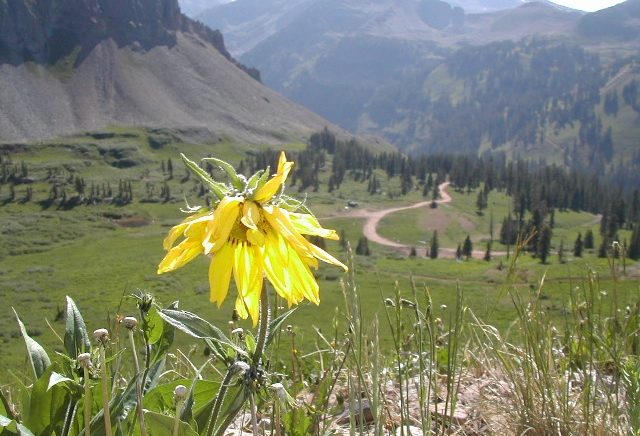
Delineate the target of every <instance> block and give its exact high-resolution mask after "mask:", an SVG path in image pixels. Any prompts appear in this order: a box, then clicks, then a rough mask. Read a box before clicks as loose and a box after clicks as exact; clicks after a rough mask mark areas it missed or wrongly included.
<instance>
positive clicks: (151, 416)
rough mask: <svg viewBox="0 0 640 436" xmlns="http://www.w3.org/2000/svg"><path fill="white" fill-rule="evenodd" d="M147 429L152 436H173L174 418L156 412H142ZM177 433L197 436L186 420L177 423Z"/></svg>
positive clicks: (185, 435) (184, 435)
mask: <svg viewBox="0 0 640 436" xmlns="http://www.w3.org/2000/svg"><path fill="white" fill-rule="evenodd" d="M144 419H145V423H146V424H147V430H148V431H149V434H150V435H153V436H173V426H174V422H175V421H174V418H173V417H171V416H167V415H163V414H161V413H157V412H146V413H145V414H144ZM178 434H179V435H181V436H198V433H197V432H196V431H195V430H194V429H193V428H192V427H191V426H190V425H189V424H187V423H186V422H183V421H180V424H178Z"/></svg>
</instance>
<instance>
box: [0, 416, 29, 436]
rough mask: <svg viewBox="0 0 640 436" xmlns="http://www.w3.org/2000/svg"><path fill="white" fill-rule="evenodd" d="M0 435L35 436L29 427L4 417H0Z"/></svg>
mask: <svg viewBox="0 0 640 436" xmlns="http://www.w3.org/2000/svg"><path fill="white" fill-rule="evenodd" d="M1 429H4V430H1ZM0 434H2V435H3V436H4V435H7V436H8V435H16V436H18V435H19V436H33V433H32V432H31V431H30V430H29V429H28V428H27V427H25V426H24V425H22V424H20V423H18V422H17V421H16V420H15V419H11V418H7V417H6V416H4V415H0Z"/></svg>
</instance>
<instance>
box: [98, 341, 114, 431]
mask: <svg viewBox="0 0 640 436" xmlns="http://www.w3.org/2000/svg"><path fill="white" fill-rule="evenodd" d="M104 348H105V346H104V344H101V345H100V373H101V374H102V407H103V413H102V415H103V418H104V431H105V434H106V435H107V436H111V435H112V432H111V412H110V411H109V386H108V381H109V379H108V377H107V358H106V355H105V351H104Z"/></svg>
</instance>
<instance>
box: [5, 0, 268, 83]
mask: <svg viewBox="0 0 640 436" xmlns="http://www.w3.org/2000/svg"><path fill="white" fill-rule="evenodd" d="M176 31H183V32H186V33H196V34H197V35H198V36H200V37H201V38H202V39H204V40H205V41H207V42H209V43H210V44H212V45H213V46H214V47H216V49H218V51H219V52H220V53H222V54H223V55H224V56H225V57H226V58H227V59H229V60H231V61H233V62H234V63H235V60H233V59H232V58H231V56H230V55H229V53H228V52H227V50H226V49H225V46H224V41H223V38H222V35H221V34H220V32H218V31H214V30H211V29H209V28H207V27H205V26H203V25H201V24H200V23H197V22H194V21H192V20H191V19H189V18H187V17H186V16H184V15H182V14H181V12H180V7H179V5H178V1H177V0H0V64H2V63H9V64H13V65H19V64H21V63H23V62H27V61H33V62H36V63H39V64H54V63H56V62H57V61H58V60H60V59H62V58H65V57H67V56H71V55H73V56H75V59H74V62H75V64H76V65H77V64H79V63H80V62H82V60H83V59H84V58H85V57H86V56H87V55H88V54H89V53H90V52H91V50H92V49H93V48H94V47H95V46H96V45H97V44H98V43H100V42H101V41H103V40H105V39H109V38H110V39H113V40H114V41H115V42H116V43H117V44H118V46H120V47H124V46H131V47H133V48H134V49H140V50H149V49H151V48H152V47H155V46H158V45H163V46H168V47H171V46H173V45H175V44H176V35H175V33H176ZM236 64H237V63H236ZM237 65H238V66H239V67H241V68H243V69H244V70H245V71H247V72H248V73H249V74H250V75H251V76H252V77H254V78H256V79H257V80H259V73H258V72H257V70H255V71H254V70H251V69H247V68H244V66H242V65H240V64H237Z"/></svg>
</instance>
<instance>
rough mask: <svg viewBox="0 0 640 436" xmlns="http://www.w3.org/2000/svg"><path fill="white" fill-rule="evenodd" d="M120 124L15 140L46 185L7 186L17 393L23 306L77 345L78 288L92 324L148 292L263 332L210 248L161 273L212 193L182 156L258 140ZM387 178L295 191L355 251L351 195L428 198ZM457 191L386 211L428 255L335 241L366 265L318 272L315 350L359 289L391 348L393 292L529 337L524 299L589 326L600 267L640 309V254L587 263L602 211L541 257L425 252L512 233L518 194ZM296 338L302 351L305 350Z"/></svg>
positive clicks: (7, 385) (401, 236)
mask: <svg viewBox="0 0 640 436" xmlns="http://www.w3.org/2000/svg"><path fill="white" fill-rule="evenodd" d="M107 133H108V134H106V135H102V136H100V135H95V134H93V136H92V135H88V136H82V137H74V138H62V139H60V140H58V141H55V142H51V143H39V144H34V145H33V146H32V147H29V148H26V149H21V148H15V149H11V152H10V158H11V162H12V163H14V164H19V163H22V162H24V163H25V164H26V165H27V167H28V168H29V176H30V177H31V178H33V179H34V181H33V183H31V184H30V185H29V186H30V187H31V188H32V189H33V194H32V198H31V199H29V200H26V199H24V198H23V195H25V193H24V190H25V189H26V185H17V186H16V187H15V198H14V199H13V201H8V196H9V193H8V188H7V187H6V185H5V186H3V187H2V190H0V204H2V206H0V229H1V233H0V237H1V244H0V292H2V296H3V299H4V302H5V303H4V305H3V307H4V308H3V309H2V310H3V311H4V313H3V316H2V317H0V340H1V341H2V346H3V353H2V360H1V362H0V369H1V371H0V386H2V388H3V389H4V390H8V391H11V389H12V388H13V387H15V386H16V385H17V384H19V383H20V380H21V379H23V378H24V376H25V374H26V373H28V369H27V365H25V362H27V360H26V359H27V356H26V353H25V348H24V343H23V339H22V336H21V333H20V331H19V329H18V325H17V323H16V319H15V317H14V315H13V312H12V310H11V309H12V308H13V309H15V311H16V312H17V313H18V315H19V316H20V318H21V320H22V322H23V323H24V324H25V326H26V328H27V332H28V333H29V335H30V336H31V337H33V338H34V339H36V340H37V341H38V342H39V343H41V344H42V345H43V346H45V348H47V349H50V350H57V351H59V352H62V350H63V343H62V341H61V340H60V337H61V336H62V332H63V331H64V316H63V315H64V309H65V295H69V296H71V297H72V298H73V300H74V301H75V302H76V304H77V305H78V307H79V309H80V310H81V311H82V314H83V316H84V319H85V321H86V323H87V329H88V330H89V331H93V330H94V329H97V328H100V327H106V326H109V325H111V323H112V322H113V320H114V319H115V318H116V317H117V316H121V315H124V316H127V315H130V314H134V313H135V312H136V306H135V300H134V299H133V298H131V295H132V294H136V293H140V292H145V293H150V294H152V295H153V296H154V297H155V299H156V302H157V303H158V304H159V306H161V307H167V306H168V305H169V304H170V303H172V302H174V301H179V302H180V303H179V307H180V309H184V310H189V311H193V312H195V313H197V314H198V315H200V316H201V317H203V318H205V319H206V320H208V321H210V322H211V323H212V324H214V325H216V326H218V327H219V328H221V329H222V330H224V331H231V330H232V329H234V328H236V327H237V326H238V325H240V326H243V327H245V328H249V327H250V323H249V322H235V321H232V319H231V315H232V303H231V302H230V299H227V301H226V302H225V304H224V305H223V306H222V308H221V309H220V310H218V309H217V308H216V307H215V306H214V305H212V304H210V303H209V302H208V295H209V285H208V279H207V267H208V260H207V259H204V258H200V259H197V260H196V261H194V262H192V263H191V264H189V265H187V266H186V267H184V268H182V269H181V271H180V272H174V273H169V274H164V275H157V274H156V269H157V265H158V263H159V262H160V260H161V259H162V257H163V255H164V252H163V249H162V239H163V238H164V236H165V235H166V233H167V231H168V230H169V228H170V227H171V226H173V225H175V224H177V223H178V222H179V221H180V220H181V219H182V215H183V214H182V213H181V212H180V209H181V208H184V207H185V201H187V202H188V203H189V204H191V205H193V204H198V203H199V202H200V203H201V202H203V198H198V195H197V193H198V184H197V183H195V182H194V180H193V179H192V178H188V177H187V175H186V171H185V170H184V168H183V165H182V163H181V162H180V159H179V153H180V152H182V153H185V154H187V155H189V156H190V157H192V158H194V159H195V160H197V159H198V158H201V157H206V156H208V155H212V156H215V157H219V158H222V159H226V160H228V161H230V162H231V163H234V164H236V163H237V162H238V161H239V159H240V158H241V157H243V156H244V155H245V153H247V152H249V151H250V150H251V149H250V148H249V147H248V146H242V145H241V144H236V143H234V142H233V141H231V140H228V139H224V138H221V139H220V140H218V141H216V142H215V143H210V144H204V145H197V144H193V143H186V142H182V141H177V140H176V138H175V137H173V136H171V135H169V134H167V133H166V132H161V133H158V132H150V131H145V130H140V129H119V128H118V129H116V128H114V129H112V130H110V131H108V132H107ZM96 136H98V137H99V138H102V139H96ZM159 143H160V144H161V145H158V144H159ZM284 148H285V149H287V150H301V149H303V148H304V144H287V145H285V146H284ZM168 159H171V160H172V162H173V164H172V165H173V177H169V174H168V171H167V169H166V166H165V162H166V161H167V160H168ZM125 161H126V162H127V163H126V164H123V162H125ZM5 162H6V160H5ZM163 167H165V168H164V171H163ZM52 169H55V170H54V172H55V171H58V173H57V175H58V176H59V177H66V178H69V177H70V175H73V176H74V177H82V178H83V179H85V181H86V182H87V183H88V182H90V181H91V182H93V183H94V184H95V185H98V184H100V185H103V184H109V185H110V186H111V187H112V189H114V190H115V189H116V188H115V187H116V186H118V184H119V183H120V182H121V181H123V180H124V181H127V182H131V183H132V186H133V190H134V195H133V199H134V200H133V202H131V203H129V204H123V205H115V204H109V203H108V202H100V203H98V204H95V205H85V204H80V205H76V206H74V207H67V206H65V205H64V203H62V202H60V201H58V202H56V201H47V199H48V198H49V197H50V195H51V194H50V192H49V190H50V186H51V185H50V183H49V181H48V179H50V177H48V176H47V174H48V172H49V173H50V172H51V170H52ZM325 175H326V174H325ZM325 175H321V181H322V182H324V181H326V180H322V177H325ZM220 177H222V174H220ZM380 179H381V180H384V185H383V192H381V193H379V194H375V195H371V194H369V193H367V189H366V183H361V182H355V181H353V180H351V179H348V180H347V181H345V183H343V185H342V186H341V187H340V188H339V189H338V190H336V191H333V192H331V193H328V192H327V190H326V189H324V186H325V185H324V184H321V188H320V190H319V192H312V191H308V192H304V193H295V187H294V188H293V189H290V191H291V192H290V193H291V194H292V195H297V196H298V197H303V196H304V197H305V198H306V203H307V204H308V205H309V206H310V207H311V208H312V210H313V211H314V212H315V213H316V215H317V216H318V218H319V219H320V221H321V223H322V224H323V225H324V226H325V227H328V228H334V229H336V230H338V231H341V232H343V234H344V235H345V236H346V239H347V240H348V242H349V245H350V246H351V247H355V246H356V244H357V243H358V241H359V239H360V238H361V237H362V219H361V218H352V217H350V216H349V212H350V211H349V210H348V208H347V206H346V205H347V201H348V200H352V201H357V202H358V208H360V209H366V208H370V209H382V208H388V207H395V206H399V205H405V204H411V203H414V202H417V201H422V200H423V197H422V195H421V190H420V189H416V190H414V191H411V192H409V193H408V194H407V195H404V196H401V195H399V190H400V183H399V180H396V178H393V179H389V180H387V179H386V178H385V176H384V175H383V174H382V173H381V174H380ZM167 187H168V188H169V189H170V195H169V196H165V197H161V196H160V195H159V192H160V190H161V189H163V188H167ZM150 189H151V190H152V191H153V192H154V196H155V197H154V198H155V199H154V201H145V202H141V201H139V199H141V198H147V197H149V195H148V194H149V190H150ZM68 195H70V193H69V194H68ZM451 195H452V197H453V199H452V202H451V203H449V204H445V205H441V206H439V207H438V208H437V209H429V208H423V209H414V210H409V211H404V212H401V213H397V214H392V215H389V216H388V217H386V218H385V219H384V220H383V221H382V222H381V225H380V228H379V232H380V234H382V235H383V236H385V237H387V238H389V239H393V240H396V241H399V242H402V243H404V244H407V245H412V246H415V247H416V248H417V256H415V257H407V256H406V254H403V253H400V252H398V251H396V250H394V249H392V248H389V247H384V246H381V245H377V244H375V243H370V248H371V251H372V253H371V255H370V256H360V255H351V254H349V251H348V250H346V249H345V248H344V244H340V243H339V242H334V241H328V242H327V250H328V251H329V252H331V253H334V254H335V255H336V256H337V257H338V258H340V259H341V260H343V261H344V262H349V263H351V266H352V268H351V272H350V273H348V274H343V273H342V272H341V271H339V270H338V269H336V268H332V267H327V266H321V267H320V269H319V270H318V271H317V278H318V281H319V283H320V289H321V291H320V292H321V303H320V305H319V306H318V307H315V306H314V305H313V304H310V303H305V304H302V305H301V306H300V307H299V308H298V309H297V310H296V312H295V313H294V314H293V315H292V316H291V317H290V318H289V319H288V320H287V323H288V324H291V325H292V326H293V327H292V328H293V329H295V332H296V344H297V345H296V346H297V347H299V348H300V350H301V352H302V353H303V354H306V353H312V352H314V350H316V349H317V347H318V346H319V345H318V343H319V341H320V342H322V341H321V340H320V339H319V336H318V332H324V333H325V334H327V335H329V336H331V335H338V333H337V332H338V331H340V332H342V331H345V329H346V330H348V329H347V327H348V324H349V323H350V322H353V321H352V318H353V316H354V314H353V313H350V310H352V309H353V307H351V308H350V304H352V302H351V303H350V301H351V300H350V298H351V297H349V295H352V294H351V293H352V292H354V293H355V294H357V298H358V303H357V306H358V314H359V315H358V317H359V323H360V324H359V325H360V326H361V327H360V328H361V330H360V333H362V336H361V337H360V338H359V340H360V341H364V340H365V339H364V338H373V337H376V338H378V340H377V341H376V344H377V345H376V346H378V347H380V349H381V350H382V351H383V354H385V355H390V356H393V355H394V353H395V352H396V351H397V332H396V333H395V334H394V325H393V323H391V322H388V323H387V322H386V321H385V317H386V316H388V306H389V301H392V302H393V301H396V302H397V301H400V299H401V298H403V299H408V300H415V296H416V295H420V296H424V295H428V296H429V299H430V300H429V301H430V304H431V306H430V311H431V313H432V314H433V319H434V320H435V319H439V320H440V322H442V321H443V320H444V321H445V322H447V320H449V321H451V319H452V317H454V318H455V317H456V316H458V315H457V314H458V313H460V312H461V311H462V308H463V306H464V308H465V310H468V311H469V312H471V313H473V316H474V317H477V319H478V320H480V319H481V320H482V321H483V322H485V323H487V324H490V325H491V326H493V327H495V328H496V329H497V330H496V331H497V332H500V334H502V335H504V337H505V338H508V339H509V340H513V341H518V340H520V339H521V338H522V337H523V335H524V336H525V337H526V332H525V331H523V329H522V326H521V325H519V323H518V322H519V320H521V313H520V312H519V311H520V310H521V308H522V306H519V305H518V302H519V301H520V302H529V301H534V302H536V304H537V306H536V307H537V309H538V310H539V311H540V313H544V314H545V316H546V319H547V320H549V322H551V323H553V324H556V325H565V326H570V325H572V324H573V323H575V322H576V318H575V311H574V303H575V301H576V298H578V296H577V294H578V293H580V292H581V291H580V292H579V290H580V289H583V288H584V287H586V286H587V284H588V282H589V279H588V278H589V277H596V279H595V280H596V282H597V287H598V291H597V293H596V294H595V296H594V298H595V299H596V300H597V301H598V307H599V310H602V311H603V312H607V313H608V312H609V311H611V310H614V311H615V310H624V308H625V307H634V305H635V304H637V302H638V295H639V291H640V289H639V285H638V283H639V281H638V278H639V277H640V264H638V263H636V262H633V261H631V260H628V259H611V258H598V257H597V256H596V255H595V252H594V250H587V251H586V252H585V254H584V256H583V257H582V258H575V257H574V256H573V254H572V246H573V241H574V240H575V237H576V235H577V233H578V232H581V233H582V234H583V235H584V233H585V231H586V230H588V229H591V230H593V231H594V234H596V235H597V231H598V217H597V216H594V215H592V214H588V213H583V212H575V211H568V212H557V213H556V216H555V221H556V223H555V228H554V238H553V250H552V253H553V254H552V255H551V256H550V258H549V261H548V262H547V263H546V264H542V263H540V261H539V259H536V258H533V257H531V256H530V255H528V254H526V253H522V254H520V256H519V257H517V259H516V260H515V261H514V253H513V252H511V257H510V258H509V259H508V258H507V257H506V256H504V255H503V256H494V257H493V258H492V259H491V260H490V261H485V260H480V259H469V260H466V261H465V260H454V259H435V260H432V259H428V258H426V257H425V253H424V251H425V249H426V245H427V244H428V241H429V239H430V238H431V235H432V232H433V230H438V234H439V237H440V246H441V247H447V248H455V246H456V245H457V244H458V243H461V242H462V240H463V239H464V237H465V236H466V235H470V236H471V239H472V240H473V242H474V244H475V247H474V248H475V249H480V250H483V249H484V248H485V244H486V242H487V241H488V240H489V238H490V233H491V230H490V229H491V221H493V228H494V230H493V231H494V232H495V233H496V234H497V233H498V231H499V226H500V223H501V220H502V218H503V216H505V215H506V214H507V213H508V210H509V208H510V199H509V198H508V197H507V196H505V195H504V194H503V193H499V192H495V191H493V192H491V194H490V196H489V206H488V208H487V209H486V210H485V212H484V214H482V215H480V214H478V213H476V211H475V206H474V202H475V198H476V197H475V195H474V193H473V192H472V193H468V194H467V193H459V192H455V191H451ZM145 196H146V197H145ZM3 200H4V201H3ZM621 237H622V238H624V237H628V232H626V231H622V232H621ZM560 240H563V241H564V247H565V250H566V252H565V255H564V260H563V262H562V263H561V262H560V261H559V259H558V256H557V253H555V251H557V249H558V244H559V241H560ZM597 243H598V242H596V246H597ZM493 250H494V251H496V252H498V251H505V250H506V247H504V246H501V245H500V244H498V243H495V244H494V246H493ZM514 295H516V296H517V298H516V297H514ZM420 298H422V297H420ZM519 299H522V300H519ZM231 301H232V300H231ZM284 306H285V303H283V302H281V301H277V302H276V307H277V310H280V311H282V310H284V308H285V307H284ZM471 337H472V336H471V335H470V336H469V338H471ZM467 340H470V339H467ZM284 347H285V350H286V349H287V347H289V345H287V344H285V345H284ZM176 349H180V350H181V353H184V355H185V356H189V357H190V359H192V361H193V362H194V364H196V363H198V362H203V361H204V360H205V348H204V347H203V346H202V345H194V342H193V341H192V340H191V339H190V338H188V337H186V336H184V335H182V336H177V337H176ZM174 353H178V352H177V351H174Z"/></svg>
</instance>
